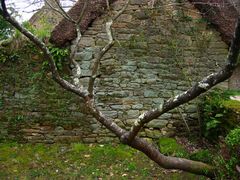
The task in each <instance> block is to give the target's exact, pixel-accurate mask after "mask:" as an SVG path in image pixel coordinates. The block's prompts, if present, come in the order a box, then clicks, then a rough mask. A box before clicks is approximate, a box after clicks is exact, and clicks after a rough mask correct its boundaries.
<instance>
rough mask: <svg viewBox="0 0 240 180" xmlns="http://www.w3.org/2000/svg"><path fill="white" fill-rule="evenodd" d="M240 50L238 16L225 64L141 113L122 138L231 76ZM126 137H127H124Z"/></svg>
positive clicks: (239, 20) (136, 132)
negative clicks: (186, 88)
mask: <svg viewBox="0 0 240 180" xmlns="http://www.w3.org/2000/svg"><path fill="white" fill-rule="evenodd" d="M239 50H240V17H239V18H238V21H237V24H236V29H235V34H234V38H233V40H232V43H231V47H230V50H229V53H228V57H227V62H226V65H225V66H224V67H223V68H222V69H221V70H220V71H218V72H217V73H213V74H210V75H209V76H207V77H205V78H203V79H202V80H201V81H199V82H197V83H196V84H195V85H194V86H192V87H191V88H190V89H188V90H187V91H185V92H184V93H182V94H179V95H177V96H175V97H174V98H170V99H168V100H167V101H166V102H164V103H163V104H161V105H160V106H159V108H156V109H152V110H149V111H146V112H144V113H143V114H141V115H140V116H139V118H138V120H136V122H135V123H134V126H133V127H132V128H131V131H130V132H129V133H128V134H126V135H125V136H124V137H123V138H124V139H125V141H130V142H131V141H132V140H133V139H134V137H135V136H136V135H137V134H138V132H139V131H140V130H141V128H142V127H143V126H144V124H146V123H148V122H150V121H152V120H153V119H156V118H158V117H159V116H161V115H162V114H164V113H166V112H168V111H170V110H172V109H174V108H176V107H178V106H180V105H182V104H185V103H187V102H189V101H191V100H193V99H194V98H196V97H197V96H199V95H200V94H202V93H204V92H206V91H207V90H209V89H210V88H212V87H213V86H215V85H217V84H218V83H220V82H223V81H225V80H227V79H228V78H230V77H231V75H232V73H233V71H234V70H235V68H236V67H237V65H238V56H239ZM126 138H127V139H126Z"/></svg>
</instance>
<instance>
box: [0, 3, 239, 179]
mask: <svg viewBox="0 0 240 180" xmlns="http://www.w3.org/2000/svg"><path fill="white" fill-rule="evenodd" d="M102 1H104V2H105V3H106V4H107V5H109V1H108V0H107V1H106V0H102ZM46 2H47V1H46ZM56 2H57V1H56ZM128 3H129V0H127V1H126V4H125V6H124V7H123V8H122V9H121V10H120V11H119V12H118V13H117V14H116V15H115V16H114V17H112V18H110V20H109V21H108V22H107V23H106V32H107V36H108V43H107V44H106V45H105V46H104V47H103V48H102V49H101V50H100V52H99V53H98V55H97V57H96V58H95V61H94V63H93V68H92V72H91V76H90V80H89V83H88V87H83V86H82V85H81V84H80V80H79V79H80V78H81V67H80V65H79V64H78V63H77V61H76V60H75V56H76V51H77V45H75V47H74V48H73V49H72V52H71V54H70V58H69V59H70V64H71V65H72V67H73V68H72V74H73V78H72V81H67V80H65V79H64V78H63V77H61V75H60V74H59V72H58V69H57V66H56V64H55V62H54V59H53V56H52V55H51V53H50V51H49V49H48V47H47V45H46V44H45V43H44V42H42V41H41V40H39V39H38V38H37V37H36V36H35V35H33V34H32V33H31V32H29V31H28V30H27V29H25V28H24V27H23V26H22V25H21V24H20V23H18V22H17V21H16V20H15V19H14V18H13V17H12V16H11V15H10V14H9V12H8V8H7V7H6V4H5V0H1V8H0V15H1V16H2V17H3V18H4V19H5V20H7V21H8V22H9V23H10V24H12V26H14V27H15V28H16V29H18V30H19V31H20V32H21V33H22V34H24V35H25V36H26V37H27V38H28V39H29V40H30V41H31V42H33V43H34V44H35V45H36V46H37V47H38V48H39V49H40V50H41V51H42V52H43V55H44V58H45V59H47V60H48V62H49V65H50V69H51V72H52V77H53V79H54V80H55V81H56V82H57V83H58V84H59V85H60V86H62V88H64V89H65V90H67V91H70V92H72V93H74V94H75V95H77V96H79V97H81V98H82V99H83V102H84V103H85V105H86V107H87V108H88V111H89V112H90V114H92V115H93V116H94V117H95V118H96V120H98V121H99V122H100V123H101V124H103V125H104V126H105V127H106V128H107V129H109V130H110V131H112V132H113V133H114V134H115V135H116V136H117V137H118V138H119V139H120V141H121V142H122V143H124V144H127V145H129V146H131V147H132V148H135V149H137V150H139V151H141V152H143V153H144V154H146V155H147V156H148V157H149V158H150V159H151V160H153V161H155V162H156V163H157V164H158V165H159V166H161V167H163V168H166V169H180V170H184V171H188V172H192V173H195V174H200V175H205V176H208V177H214V175H215V170H216V167H213V166H210V165H208V164H205V163H202V162H197V161H192V160H188V159H184V158H177V157H170V156H165V155H163V154H162V153H161V152H160V151H159V149H157V148H156V147H155V146H154V145H152V144H150V143H149V142H147V141H145V140H144V139H142V138H140V137H138V133H139V131H140V130H141V128H142V127H143V126H144V124H146V123H148V122H150V121H152V120H153V119H155V118H158V117H159V116H161V115H162V114H164V113H166V112H168V111H170V110H172V109H174V108H177V107H178V106H180V105H182V104H185V103H187V102H189V101H191V100H193V99H195V98H196V97H198V96H199V95H200V94H202V93H204V92H206V91H208V90H209V89H210V88H212V87H214V86H215V85H217V84H218V83H220V82H222V81H224V80H226V79H228V78H229V77H230V76H231V75H232V73H233V71H234V69H235V68H236V66H237V65H238V55H239V49H240V18H239V19H238V23H237V25H236V29H235V35H234V38H233V41H232V44H231V47H230V49H229V54H228V57H227V63H226V65H225V66H224V67H223V68H222V69H221V70H220V71H218V72H217V73H213V74H210V75H209V76H207V77H204V78H203V79H202V80H201V81H199V82H197V83H195V85H193V86H192V87H191V88H189V89H188V90H187V91H185V92H184V93H182V94H179V95H177V96H175V97H173V98H170V99H168V100H166V101H164V102H163V103H162V104H160V105H159V107H158V108H156V109H151V110H149V111H146V112H145V113H143V114H142V115H140V116H139V118H138V120H136V122H135V123H134V125H133V127H132V128H131V130H129V131H127V130H125V129H123V128H121V127H119V126H118V125H117V124H116V123H114V121H113V120H112V119H110V118H108V117H107V116H105V115H104V114H103V113H102V112H101V111H100V110H99V109H98V107H97V106H96V104H95V98H96V97H95V96H96V95H95V94H94V83H95V80H96V78H97V72H98V69H99V66H100V61H101V59H102V57H103V56H104V55H105V53H106V52H107V51H108V50H109V49H110V48H111V47H112V46H113V44H114V42H115V39H114V37H113V34H112V24H113V23H114V21H115V20H116V19H117V18H118V17H119V16H120V15H121V14H122V13H123V11H124V10H125V9H126V8H127V5H128ZM49 5H50V4H49ZM57 5H58V6H59V8H54V7H52V8H53V9H55V11H56V12H59V13H60V14H61V15H62V16H63V17H64V18H65V19H67V20H68V21H70V22H72V23H73V24H74V25H75V28H76V32H77V38H76V41H77V42H78V43H79V42H80V41H81V36H82V34H81V29H80V22H81V20H82V17H83V13H84V10H85V8H86V6H87V1H85V2H84V5H83V9H82V12H81V15H80V16H79V17H78V19H72V18H71V17H70V16H69V15H68V14H67V13H66V12H65V11H64V10H63V9H62V8H61V5H60V4H59V3H57ZM50 6H51V5H50ZM78 43H76V44H78Z"/></svg>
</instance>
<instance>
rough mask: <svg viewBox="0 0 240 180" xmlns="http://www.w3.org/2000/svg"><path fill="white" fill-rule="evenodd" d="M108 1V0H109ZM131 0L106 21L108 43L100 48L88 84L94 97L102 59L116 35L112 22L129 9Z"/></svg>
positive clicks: (89, 90) (90, 93)
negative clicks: (114, 34)
mask: <svg viewBox="0 0 240 180" xmlns="http://www.w3.org/2000/svg"><path fill="white" fill-rule="evenodd" d="M107 2H108V1H107ZM129 2H130V0H127V2H126V3H125V5H124V6H123V8H122V9H121V10H120V11H119V12H118V13H117V14H116V15H115V16H114V17H113V18H112V19H110V20H109V21H108V22H107V23H106V33H107V37H108V43H107V44H106V45H105V46H104V47H103V48H102V49H101V50H100V52H99V53H98V54H97V56H96V58H95V61H94V64H93V67H92V75H91V77H90V79H89V84H88V92H89V95H90V97H93V90H94V82H95V80H96V78H97V72H98V69H99V65H100V61H101V59H102V57H103V56H104V55H105V54H106V53H107V52H108V51H109V49H111V47H112V46H113V45H114V37H113V33H112V24H113V22H114V21H115V20H117V18H118V17H119V16H120V15H121V14H122V13H123V12H124V11H125V10H126V9H127V7H128V4H129Z"/></svg>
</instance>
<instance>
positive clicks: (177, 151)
mask: <svg viewBox="0 0 240 180" xmlns="http://www.w3.org/2000/svg"><path fill="white" fill-rule="evenodd" d="M158 145H159V148H160V151H161V153H163V154H165V155H171V156H177V157H187V156H188V153H187V151H186V150H185V149H184V148H183V147H182V146H181V145H180V144H178V143H177V141H176V140H175V139H173V138H165V137H163V138H160V140H159V142H158Z"/></svg>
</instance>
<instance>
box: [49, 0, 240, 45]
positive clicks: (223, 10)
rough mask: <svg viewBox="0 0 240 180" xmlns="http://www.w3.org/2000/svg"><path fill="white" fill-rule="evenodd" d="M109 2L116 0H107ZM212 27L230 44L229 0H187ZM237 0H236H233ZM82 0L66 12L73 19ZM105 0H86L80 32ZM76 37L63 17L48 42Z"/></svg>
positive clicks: (61, 42)
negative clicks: (86, 4)
mask: <svg viewBox="0 0 240 180" xmlns="http://www.w3.org/2000/svg"><path fill="white" fill-rule="evenodd" d="M109 1H110V3H112V2H114V1H116V0H109ZM189 1H190V2H191V3H193V4H194V6H195V7H196V8H197V9H199V11H200V12H201V13H202V14H203V17H205V18H206V19H207V20H208V21H209V22H210V23H211V24H212V25H214V27H215V28H216V29H217V30H218V31H219V32H220V33H221V36H222V38H223V40H224V41H225V42H226V43H227V44H230V42H231V39H232V37H233V32H234V29H235V23H236V20H237V17H238V12H237V10H236V8H235V7H234V5H233V4H230V3H229V0H189ZM233 1H236V2H238V0H233ZM83 2H84V0H78V2H77V3H76V4H75V5H74V6H73V7H72V8H71V9H70V11H69V12H68V14H69V15H70V16H71V17H72V18H73V19H75V20H76V19H78V17H79V15H80V14H81V10H82V8H83ZM106 6H107V5H106V0H88V6H87V8H86V10H85V14H84V16H83V20H82V23H81V30H82V33H83V32H85V31H86V29H87V28H88V26H89V25H90V24H91V23H92V22H93V21H94V20H95V19H96V18H97V17H98V16H100V15H101V14H103V13H104V11H105V9H106ZM75 37H76V30H75V28H74V26H73V24H72V23H71V22H69V21H67V20H66V19H63V20H62V21H61V22H60V23H59V24H58V25H57V26H56V27H55V29H54V30H53V31H52V34H51V38H50V42H51V43H53V44H55V45H57V46H64V45H66V44H67V43H68V42H71V41H72V40H73V39H75Z"/></svg>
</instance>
